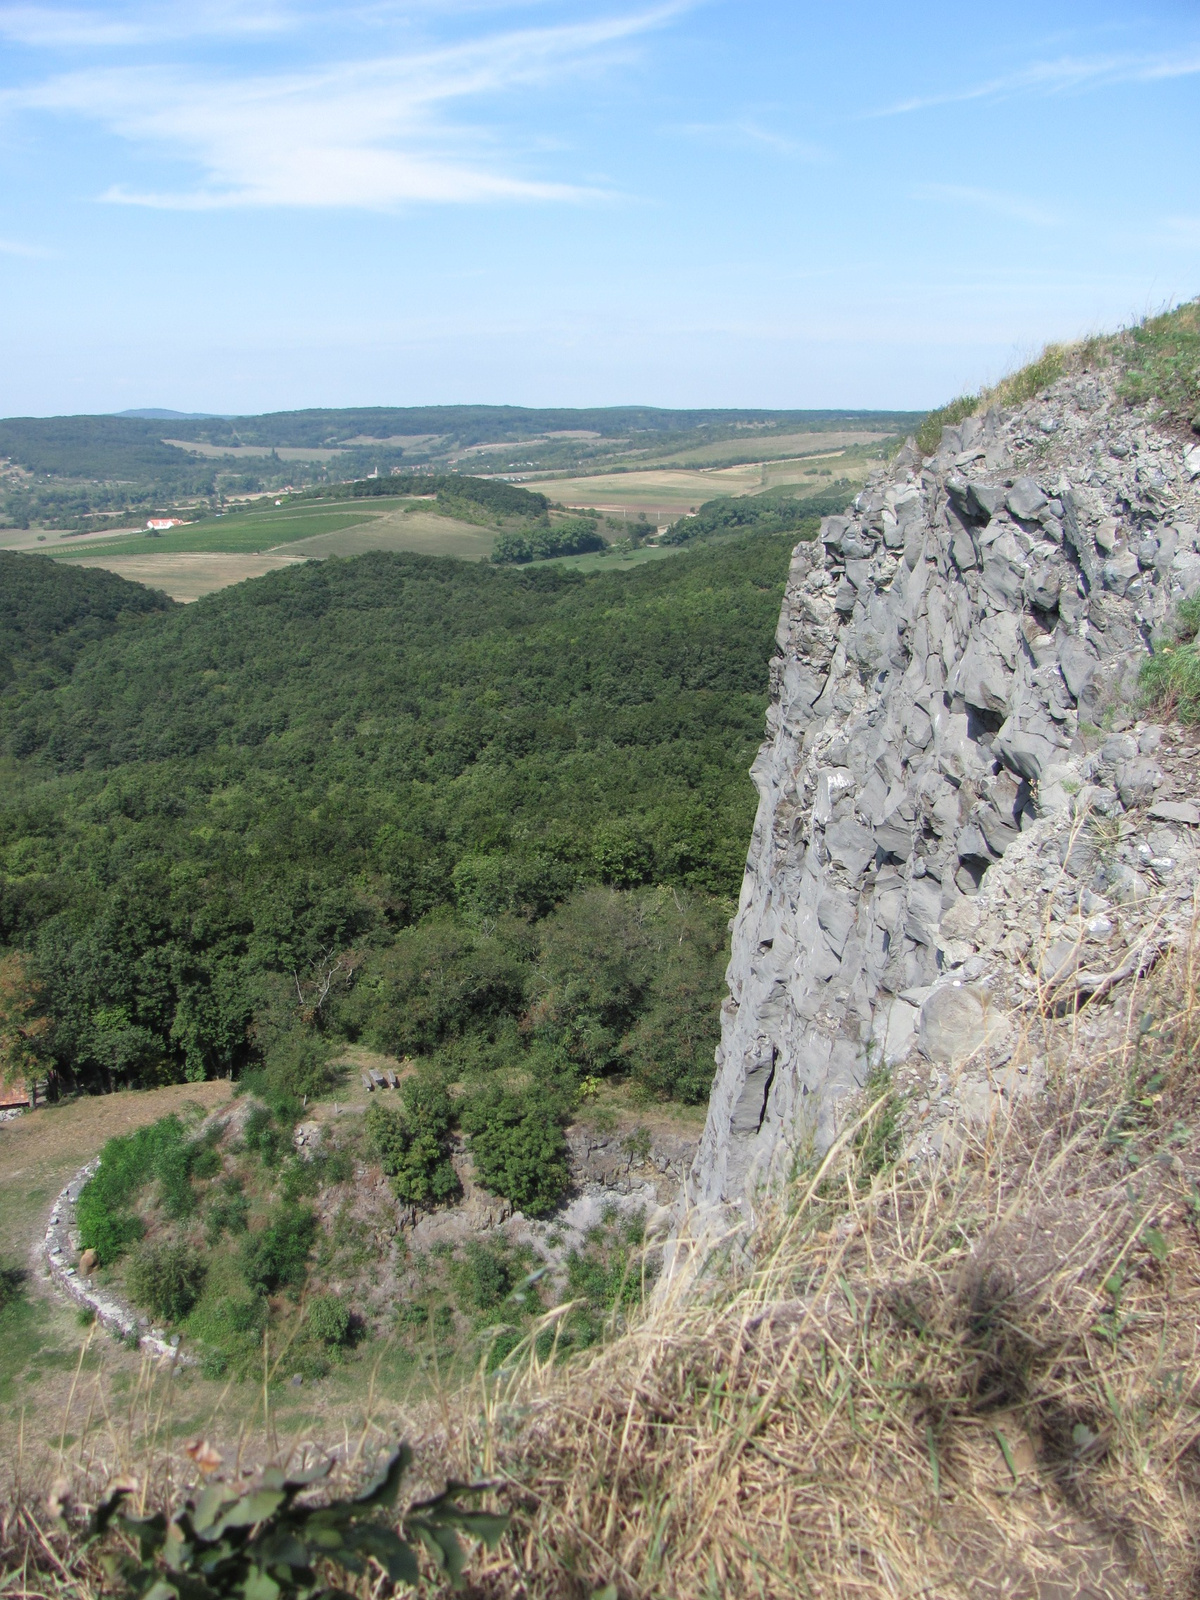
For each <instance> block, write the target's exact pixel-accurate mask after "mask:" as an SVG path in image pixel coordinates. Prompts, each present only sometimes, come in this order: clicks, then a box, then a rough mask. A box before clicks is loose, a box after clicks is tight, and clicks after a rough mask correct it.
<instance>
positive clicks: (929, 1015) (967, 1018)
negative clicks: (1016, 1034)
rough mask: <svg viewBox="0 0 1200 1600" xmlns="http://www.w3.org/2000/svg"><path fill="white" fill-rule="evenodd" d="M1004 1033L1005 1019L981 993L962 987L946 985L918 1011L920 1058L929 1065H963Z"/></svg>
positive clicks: (960, 984) (955, 984)
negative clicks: (936, 1062)
mask: <svg viewBox="0 0 1200 1600" xmlns="http://www.w3.org/2000/svg"><path fill="white" fill-rule="evenodd" d="M1007 1030H1008V1019H1007V1017H1005V1016H1004V1014H1003V1013H1002V1012H998V1011H995V1010H993V1009H992V1007H991V1006H990V1005H989V1003H988V996H987V994H986V993H985V992H984V991H982V990H980V989H978V988H976V987H974V986H972V985H968V984H965V983H950V984H946V985H944V986H943V987H942V988H940V989H935V990H934V991H933V993H932V994H931V995H930V996H929V998H928V1000H926V1001H925V1004H924V1005H923V1006H922V1007H921V1021H920V1045H921V1054H922V1055H924V1056H925V1057H926V1058H927V1059H928V1060H930V1061H945V1062H950V1063H952V1064H953V1063H957V1062H960V1061H965V1060H966V1059H967V1058H968V1057H969V1056H973V1055H975V1054H977V1053H978V1052H979V1051H980V1050H982V1049H983V1048H984V1047H985V1046H986V1045H988V1044H991V1043H997V1042H998V1041H999V1040H1000V1038H1001V1037H1003V1035H1004V1034H1005V1033H1006V1032H1007Z"/></svg>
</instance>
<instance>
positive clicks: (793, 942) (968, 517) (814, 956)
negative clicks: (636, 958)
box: [689, 372, 1200, 1214]
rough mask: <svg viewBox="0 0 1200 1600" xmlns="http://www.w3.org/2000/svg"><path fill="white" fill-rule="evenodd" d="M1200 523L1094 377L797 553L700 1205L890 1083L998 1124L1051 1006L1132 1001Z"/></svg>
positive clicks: (991, 427) (1195, 461)
mask: <svg viewBox="0 0 1200 1600" xmlns="http://www.w3.org/2000/svg"><path fill="white" fill-rule="evenodd" d="M1198 517H1200V447H1197V446H1195V445H1194V444H1193V445H1190V447H1189V443H1188V442H1187V441H1186V440H1184V439H1183V438H1182V437H1178V436H1173V435H1171V434H1170V433H1168V432H1165V431H1159V430H1158V429H1157V428H1156V427H1155V425H1154V423H1153V421H1152V419H1151V418H1150V417H1149V416H1148V415H1147V413H1146V412H1145V411H1144V410H1143V411H1136V410H1130V409H1129V408H1128V407H1127V406H1125V405H1124V404H1123V403H1121V402H1120V401H1119V400H1118V399H1117V397H1116V393H1115V379H1114V377H1113V376H1112V375H1110V374H1106V373H1104V372H1100V373H1083V374H1076V375H1073V376H1071V377H1068V378H1064V379H1062V380H1060V381H1059V382H1058V383H1057V384H1055V385H1054V386H1053V387H1052V388H1050V389H1048V390H1046V391H1044V392H1043V393H1042V394H1041V395H1039V396H1038V397H1037V398H1036V399H1035V400H1034V401H1032V402H1030V403H1029V404H1027V405H1025V406H1023V407H1021V408H1020V409H1018V410H1013V411H1007V412H1002V411H999V410H996V409H993V410H992V411H990V412H989V413H988V414H987V415H986V417H971V418H969V419H968V420H967V421H965V422H964V423H962V424H961V425H960V426H958V427H954V428H947V429H945V431H944V433H943V437H942V442H941V445H940V447H939V449H938V451H937V453H936V455H934V456H933V457H932V458H930V459H929V460H926V461H924V462H923V463H922V461H921V459H920V457H919V456H918V454H917V453H916V451H915V449H914V448H913V447H912V446H911V444H910V446H908V447H906V448H905V450H903V451H902V452H901V454H900V456H899V457H898V458H897V459H896V461H895V462H894V463H893V464H892V466H891V467H890V468H889V469H888V470H887V471H886V472H881V473H880V474H878V475H877V477H876V479H875V480H874V481H872V482H870V483H869V484H868V486H867V488H866V489H865V490H864V492H863V493H862V494H861V495H860V496H859V498H858V500H857V502H856V503H855V507H854V509H853V511H852V512H851V513H850V514H848V515H846V516H843V517H831V518H828V519H827V520H826V521H825V523H824V524H823V526H822V530H821V535H820V539H819V542H817V543H813V544H802V545H799V546H798V547H797V549H796V550H795V552H794V555H793V558H792V563H791V571H790V575H789V579H788V584H787V591H786V595H785V598H784V603H783V610H782V615H781V617H780V622H779V629H778V633H777V641H778V646H779V654H778V656H777V657H776V659H775V660H774V661H773V662H772V665H771V704H770V709H769V712H768V716H767V738H766V742H765V743H764V744H763V746H762V748H761V750H760V752H759V755H758V758H757V760H756V762H755V765H754V767H753V769H752V776H753V778H754V781H755V784H756V786H757V788H758V791H759V795H760V803H759V808H758V816H757V820H756V822H755V827H754V834H753V838H752V841H751V845H750V851H749V857H748V860H747V864H746V876H745V884H744V889H743V892H742V897H741V904H740V908H739V911H738V914H737V918H736V921H735V922H734V924H733V943H732V959H731V961H730V966H729V972H728V983H729V989H730V997H729V999H728V1000H727V1001H726V1003H725V1007H724V1014H723V1027H722V1037H721V1045H720V1048H719V1050H718V1052H717V1069H718V1070H717V1077H716V1081H715V1084H714V1089H713V1094H712V1100H711V1103H710V1108H709V1114H708V1122H707V1126H706V1129H705V1133H704V1137H703V1140H702V1143H701V1146H700V1149H699V1152H698V1155H697V1157H696V1161H695V1163H694V1165H693V1167H692V1171H691V1176H690V1180H689V1195H690V1199H691V1201H692V1203H693V1204H694V1205H696V1206H698V1207H701V1208H718V1209H719V1210H720V1211H725V1208H729V1207H733V1208H737V1209H740V1210H741V1211H742V1213H743V1214H748V1213H749V1212H750V1211H751V1210H752V1208H753V1202H754V1196H755V1194H756V1193H757V1192H759V1190H760V1189H761V1187H762V1186H763V1185H764V1184H767V1183H770V1182H771V1181H773V1180H777V1179H779V1178H782V1177H784V1176H786V1174H787V1172H788V1171H789V1170H790V1169H791V1167H792V1166H793V1165H794V1163H795V1162H796V1161H797V1159H798V1158H802V1157H803V1156H804V1155H805V1153H806V1152H808V1151H810V1150H812V1149H813V1148H815V1149H816V1150H818V1151H819V1150H821V1149H823V1148H825V1147H827V1146H828V1144H829V1143H830V1141H831V1140H832V1139H833V1138H834V1136H835V1132H836V1129H837V1128H838V1126H839V1120H840V1118H841V1117H842V1116H843V1114H844V1113H845V1111H846V1109H847V1107H848V1105H850V1104H853V1103H854V1101H853V1097H854V1096H855V1093H856V1091H857V1090H858V1089H860V1088H861V1086H862V1085H863V1083H864V1082H865V1080H866V1077H867V1074H868V1072H869V1070H870V1067H871V1064H872V1062H873V1061H875V1060H885V1061H886V1062H887V1063H888V1064H889V1065H896V1064H898V1063H901V1062H909V1063H911V1064H913V1066H914V1068H915V1070H916V1072H917V1073H918V1074H923V1073H926V1072H928V1073H930V1074H931V1078H930V1084H931V1088H930V1095H931V1096H932V1100H933V1101H938V1100H940V1101H941V1102H942V1103H943V1104H944V1103H945V1101H946V1096H947V1093H949V1094H950V1096H951V1098H952V1103H954V1104H963V1103H965V1104H967V1105H968V1106H969V1105H970V1104H971V1103H972V1095H974V1097H975V1101H976V1102H978V1108H979V1109H982V1110H986V1106H987V1103H988V1099H989V1096H990V1095H992V1094H995V1093H1004V1092H1007V1091H1006V1089H1005V1085H1004V1084H1003V1082H1002V1081H1000V1079H999V1078H997V1076H996V1075H997V1073H1001V1074H1002V1071H1003V1066H1004V1063H1005V1061H1007V1060H1008V1059H1009V1057H1010V1056H1011V1046H1010V1047H1008V1053H1007V1054H1006V1053H1005V1041H1006V1039H1007V1038H1008V1035H1009V1033H1010V1024H1009V1018H1010V1016H1011V1015H1013V1014H1014V1013H1015V1012H1016V1011H1018V1010H1020V1008H1021V1007H1022V1006H1023V1005H1027V1004H1029V996H1030V995H1031V993H1036V995H1037V996H1038V997H1040V998H1041V999H1044V998H1045V993H1046V991H1047V988H1050V989H1055V988H1056V986H1057V992H1064V991H1063V986H1064V985H1066V986H1069V987H1073V992H1076V993H1080V992H1081V993H1086V994H1096V995H1099V994H1101V993H1107V992H1109V990H1111V988H1112V983H1113V979H1112V974H1113V972H1114V971H1118V970H1119V969H1120V967H1121V965H1122V963H1124V965H1125V966H1126V967H1128V968H1129V970H1131V971H1132V970H1136V969H1137V966H1138V963H1139V962H1140V961H1144V960H1145V959H1146V949H1147V948H1148V946H1147V943H1146V938H1145V930H1146V929H1147V928H1148V927H1149V926H1150V925H1151V923H1153V925H1154V926H1155V927H1156V928H1157V929H1158V930H1159V935H1158V936H1159V937H1161V936H1162V929H1163V927H1164V925H1165V923H1164V918H1165V921H1166V922H1167V923H1169V922H1170V921H1171V919H1172V917H1174V918H1175V920H1176V921H1178V919H1179V917H1180V916H1182V915H1183V908H1184V902H1185V900H1186V899H1187V895H1188V893H1189V888H1190V882H1191V881H1194V868H1195V856H1194V851H1193V846H1192V843H1191V838H1192V824H1193V821H1194V822H1200V811H1195V810H1194V808H1190V805H1189V802H1190V796H1191V794H1193V793H1194V788H1193V780H1194V776H1195V774H1194V767H1192V766H1190V765H1189V761H1188V760H1186V759H1172V760H1170V761H1167V762H1165V763H1164V760H1163V758H1164V756H1166V755H1168V754H1169V753H1170V751H1171V750H1172V749H1173V748H1174V747H1173V746H1171V745H1170V741H1168V742H1167V744H1166V745H1164V744H1163V742H1162V731H1161V730H1159V729H1155V728H1149V727H1146V726H1145V725H1143V724H1140V723H1137V722H1136V721H1135V719H1136V716H1137V709H1136V708H1137V678H1138V671H1139V668H1140V665H1141V662H1142V661H1143V659H1144V658H1145V654H1146V651H1147V650H1148V648H1149V647H1150V641H1151V638H1152V636H1153V635H1154V634H1155V633H1156V631H1157V630H1159V629H1160V628H1161V627H1162V626H1163V625H1164V624H1165V623H1166V622H1167V621H1168V619H1169V617H1170V616H1171V614H1172V612H1173V608H1174V605H1175V604H1176V603H1177V602H1178V600H1179V599H1181V598H1183V597H1184V596H1187V595H1190V594H1191V593H1193V592H1194V591H1196V590H1198V589H1200V539H1198V535H1197V519H1198ZM1172 794H1173V795H1174V796H1175V798H1174V800H1172V799H1171V796H1172ZM1096 819H1102V822H1103V825H1104V826H1107V827H1108V829H1109V833H1108V834H1107V835H1106V834H1104V831H1103V826H1101V827H1100V828H1099V830H1098V827H1097V821H1096ZM1106 841H1107V842H1106ZM1151 908H1154V914H1153V916H1150V914H1149V913H1150V910H1151ZM1089 930H1090V931H1089ZM1139 940H1140V941H1141V943H1140V944H1139ZM1131 963H1132V965H1131ZM1106 983H1107V984H1108V989H1105V988H1104V985H1105V984H1106ZM947 1069H948V1070H947ZM939 1074H940V1075H941V1076H940V1077H939ZM951 1078H953V1083H951V1081H950V1080H951ZM1009 1087H1010V1089H1011V1087H1012V1086H1009ZM955 1095H957V1096H958V1101H956V1102H955V1101H953V1096H955ZM848 1097H850V1098H848ZM925 1103H926V1104H928V1103H930V1101H929V1100H928V1098H927V1101H926V1102H925ZM925 1136H926V1137H927V1136H928V1130H926V1135H925Z"/></svg>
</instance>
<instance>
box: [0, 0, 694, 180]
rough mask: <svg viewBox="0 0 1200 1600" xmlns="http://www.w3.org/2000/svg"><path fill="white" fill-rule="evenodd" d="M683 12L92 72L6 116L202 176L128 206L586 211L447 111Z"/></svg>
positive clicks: (21, 103)
mask: <svg viewBox="0 0 1200 1600" xmlns="http://www.w3.org/2000/svg"><path fill="white" fill-rule="evenodd" d="M684 9H686V5H685V3H683V0H676V3H669V4H664V5H659V6H657V7H655V8H653V9H650V10H644V11H640V12H637V13H634V14H630V15H625V16H620V17H609V18H604V19H601V20H597V21H594V22H584V23H573V24H569V25H562V26H557V27H544V28H527V29H521V30H514V31H510V32H508V33H502V34H492V35H490V36H488V37H485V38H479V39H474V40H471V41H470V42H467V43H462V44H457V45H453V46H448V47H445V48H440V49H432V50H426V51H423V52H419V53H418V52H414V53H412V54H409V55H392V56H376V57H372V58H371V59H368V60H358V61H350V62H341V63H338V64H335V65H333V66H329V67H322V68H314V69H308V70H297V71H290V72H278V73H269V74H263V73H259V74H256V75H249V76H240V77H235V76H230V75H226V76H223V77H218V76H214V75H211V74H205V73H203V72H197V71H194V70H189V69H187V68H184V67H175V68H161V67H155V68H150V67H111V68H91V69H85V70H82V71H78V72H72V73H65V74H62V75H60V76H58V77H55V78H52V79H50V80H48V81H46V82H44V83H41V84H38V85H35V86H33V87H30V88H24V89H19V90H12V91H9V92H7V93H6V94H3V95H0V110H3V109H4V108H5V107H7V108H9V109H10V110H14V111H19V110H24V111H42V112H52V113H58V114H61V115H75V116H80V117H85V118H88V119H90V120H93V121H95V122H97V123H99V124H101V125H102V126H104V127H106V128H108V129H110V130H111V131H112V132H114V133H116V134H118V135H120V136H121V137H123V138H125V139H128V140H130V141H132V142H135V143H136V144H138V145H139V146H141V147H142V148H143V149H146V150H149V151H150V152H152V153H153V154H155V155H158V156H162V155H168V156H176V157H183V158H184V159H186V160H188V161H190V162H192V163H194V164H195V165H196V166H197V167H198V168H199V170H200V172H201V173H202V177H201V179H200V181H199V182H198V183H197V184H196V185H194V186H191V187H188V188H185V189H183V190H180V191H177V192H151V193H146V192H140V191H137V190H134V189H131V188H128V187H126V186H125V185H121V184H116V185H114V186H113V187H112V188H111V189H109V191H108V192H107V193H106V194H105V195H104V196H103V197H102V198H104V199H105V200H109V201H112V202H114V203H119V204H125V205H143V206H153V207H158V208H163V209H176V210H212V209H215V208H218V207H230V206H242V207H245V206H335V207H366V208H385V207H389V206H395V205H397V204H401V203H403V202H405V201H441V202H451V203H453V202H459V203H462V202H469V201H485V200H571V199H579V198H581V197H583V196H584V195H585V194H587V193H589V191H587V190H585V189H584V188H581V187H579V186H577V185H574V184H569V183H559V182H545V181H540V180H537V179H532V178H527V177H523V176H519V175H514V174H513V173H512V172H511V171H506V170H503V167H504V163H503V161H502V159H501V154H500V152H499V150H498V148H497V141H496V140H495V139H494V138H493V137H492V136H490V135H489V134H488V133H487V132H486V131H481V130H480V129H478V128H469V127H466V126H464V125H458V126H455V125H453V124H452V123H450V122H449V121H448V120H447V119H446V118H445V116H444V115H443V112H444V108H447V107H449V106H451V105H452V104H454V103H456V102H463V101H466V100H470V99H478V98H480V97H485V96H495V95H500V94H505V93H511V92H513V91H518V90H522V89H527V88H530V87H533V86H535V85H538V84H544V83H547V82H559V81H561V80H562V79H563V78H564V77H565V76H566V75H568V74H572V73H574V74H579V73H583V72H586V71H591V70H595V69H597V68H598V67H600V66H601V65H604V64H611V63H613V62H615V61H619V60H621V59H623V58H625V57H627V55H628V50H629V48H630V46H631V44H632V41H634V40H635V39H636V38H637V37H638V36H639V35H642V34H645V33H647V32H648V31H649V30H651V29H653V28H656V27H659V26H662V25H663V24H665V23H666V22H668V21H669V20H670V19H671V18H672V17H674V16H675V15H677V14H678V13H679V12H681V11H682V10H684ZM508 164H509V165H510V166H511V161H510V162H509V163H508Z"/></svg>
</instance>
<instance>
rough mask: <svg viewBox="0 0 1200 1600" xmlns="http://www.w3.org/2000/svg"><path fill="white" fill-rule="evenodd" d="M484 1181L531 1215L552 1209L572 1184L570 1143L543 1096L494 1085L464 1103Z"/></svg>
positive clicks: (464, 1115)
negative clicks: (567, 1158) (567, 1157)
mask: <svg viewBox="0 0 1200 1600" xmlns="http://www.w3.org/2000/svg"><path fill="white" fill-rule="evenodd" d="M459 1120H460V1121H461V1123H462V1126H463V1128H464V1129H465V1130H466V1132H467V1133H468V1134H470V1136H471V1153H472V1155H473V1156H474V1158H475V1167H476V1170H477V1171H478V1173H479V1177H480V1181H481V1182H482V1183H483V1185H484V1187H485V1188H488V1189H490V1190H491V1191H492V1193H493V1194H499V1195H503V1196H504V1198H505V1199H506V1200H511V1201H512V1203H513V1205H515V1206H519V1207H520V1208H521V1210H522V1211H524V1212H526V1213H527V1214H528V1215H529V1216H531V1217H540V1216H545V1214H546V1213H547V1212H548V1211H553V1209H554V1207H555V1206H556V1205H557V1204H558V1202H559V1200H561V1198H562V1196H563V1192H564V1190H565V1189H566V1187H567V1178H568V1173H567V1163H566V1148H567V1142H566V1139H565V1138H564V1137H563V1131H562V1128H561V1127H560V1126H559V1124H558V1121H557V1120H556V1118H554V1117H553V1115H548V1111H547V1105H546V1099H545V1096H544V1095H543V1094H537V1093H534V1092H532V1091H531V1092H528V1093H526V1094H517V1093H514V1092H512V1091H511V1090H506V1089H499V1088H489V1089H487V1090H485V1091H484V1092H483V1093H481V1094H479V1095H477V1096H475V1097H474V1098H472V1099H470V1100H467V1101H466V1102H464V1104H463V1107H462V1110H461V1113H460V1118H459Z"/></svg>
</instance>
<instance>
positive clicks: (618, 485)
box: [530, 452, 875, 522]
mask: <svg viewBox="0 0 1200 1600" xmlns="http://www.w3.org/2000/svg"><path fill="white" fill-rule="evenodd" d="M874 465H875V463H874V462H873V461H872V460H871V459H870V457H869V456H867V455H866V453H865V452H863V453H861V454H859V453H840V452H834V453H831V454H830V455H828V456H826V457H824V458H822V459H819V460H814V459H812V458H810V457H799V458H792V459H789V460H785V461H754V462H748V463H743V464H742V465H740V466H736V467H722V468H716V467H714V468H711V469H705V470H700V469H687V468H684V467H655V468H647V469H646V470H645V471H642V472H606V473H600V474H597V475H595V476H593V477H579V478H541V479H539V480H538V481H537V482H536V484H531V485H530V487H531V488H538V489H540V490H541V491H542V493H543V494H548V495H550V496H551V498H552V499H555V500H558V501H560V502H561V503H562V504H563V505H565V506H571V507H580V508H583V507H591V508H593V509H595V510H597V511H603V512H604V513H605V514H606V515H608V516H621V515H622V514H624V515H627V516H629V517H630V518H636V517H638V516H640V515H642V514H643V513H644V514H645V515H646V516H647V517H649V518H650V520H651V521H652V522H654V521H659V522H665V521H674V519H675V518H676V517H681V516H683V515H684V514H685V512H688V511H696V510H698V509H699V507H700V506H702V505H703V504H704V502H705V501H706V500H715V499H717V498H718V497H719V496H721V495H733V496H737V495H746V494H761V493H762V491H763V490H764V489H778V488H782V487H784V486H785V485H788V484H796V485H798V486H800V488H801V492H803V491H805V490H810V491H811V492H812V493H813V494H821V493H823V492H824V491H825V490H826V489H827V488H828V486H829V483H830V481H831V479H832V478H849V479H850V480H851V481H852V482H855V483H861V482H863V481H864V480H865V479H866V476H867V473H868V472H869V471H870V470H871V467H872V466H874Z"/></svg>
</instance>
